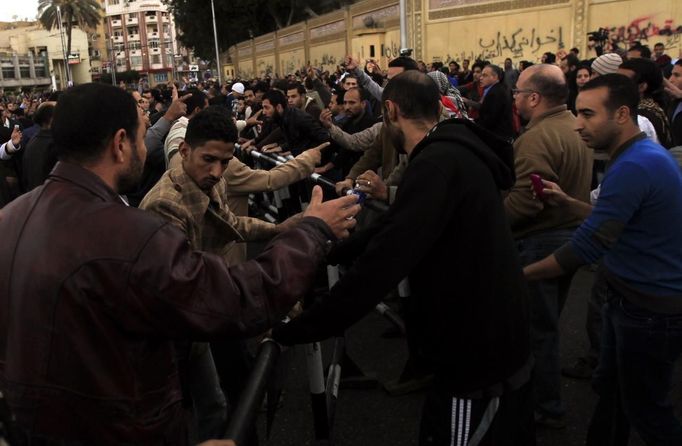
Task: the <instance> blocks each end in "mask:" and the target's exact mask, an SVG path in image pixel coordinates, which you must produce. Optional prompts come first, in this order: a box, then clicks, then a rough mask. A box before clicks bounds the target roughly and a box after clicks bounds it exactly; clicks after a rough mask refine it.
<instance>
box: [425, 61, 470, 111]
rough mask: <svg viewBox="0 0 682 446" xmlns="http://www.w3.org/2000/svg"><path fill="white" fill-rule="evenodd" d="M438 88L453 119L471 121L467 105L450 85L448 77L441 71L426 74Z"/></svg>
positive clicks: (442, 100)
mask: <svg viewBox="0 0 682 446" xmlns="http://www.w3.org/2000/svg"><path fill="white" fill-rule="evenodd" d="M426 74H427V76H429V77H430V78H431V79H433V81H434V82H435V83H436V85H437V86H438V90H439V91H440V95H441V103H442V104H443V106H444V107H445V108H447V109H448V111H449V112H450V114H451V117H453V118H462V119H469V116H468V115H467V111H466V110H467V109H466V105H465V104H464V101H463V100H462V96H460V94H459V91H457V89H456V88H454V87H453V86H452V84H450V81H449V80H448V77H447V76H446V75H445V74H444V73H442V72H440V71H431V72H430V73H426Z"/></svg>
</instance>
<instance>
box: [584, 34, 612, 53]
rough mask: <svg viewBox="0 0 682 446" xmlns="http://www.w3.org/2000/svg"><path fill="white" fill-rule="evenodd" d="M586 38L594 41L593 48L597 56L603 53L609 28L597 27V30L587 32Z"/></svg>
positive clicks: (607, 39)
mask: <svg viewBox="0 0 682 446" xmlns="http://www.w3.org/2000/svg"><path fill="white" fill-rule="evenodd" d="M587 40H588V41H590V42H594V49H595V51H596V52H597V56H601V55H602V54H604V46H605V45H606V43H607V42H608V41H609V30H608V29H606V28H599V29H598V30H597V31H592V32H589V33H587Z"/></svg>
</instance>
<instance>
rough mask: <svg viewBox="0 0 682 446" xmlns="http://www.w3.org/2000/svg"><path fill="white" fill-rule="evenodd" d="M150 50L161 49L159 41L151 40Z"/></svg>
mask: <svg viewBox="0 0 682 446" xmlns="http://www.w3.org/2000/svg"><path fill="white" fill-rule="evenodd" d="M148 43H149V48H158V47H159V39H149V42H148Z"/></svg>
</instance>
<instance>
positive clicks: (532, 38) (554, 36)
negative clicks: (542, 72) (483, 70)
mask: <svg viewBox="0 0 682 446" xmlns="http://www.w3.org/2000/svg"><path fill="white" fill-rule="evenodd" d="M563 34H564V33H563V28H562V27H561V26H559V27H556V28H552V29H550V30H549V32H541V31H539V30H537V29H535V28H531V29H530V31H526V30H524V29H523V28H518V29H517V30H516V31H514V32H512V33H511V34H503V33H502V32H500V31H498V32H497V36H496V37H493V38H492V39H485V38H481V39H479V40H478V46H479V49H480V50H481V56H482V57H481V58H482V59H495V58H498V57H503V56H505V57H512V58H520V57H532V56H535V55H540V54H542V53H544V52H546V51H552V52H556V51H557V50H560V49H563V48H564V46H565V45H564V36H563Z"/></svg>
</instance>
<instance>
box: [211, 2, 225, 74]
mask: <svg viewBox="0 0 682 446" xmlns="http://www.w3.org/2000/svg"><path fill="white" fill-rule="evenodd" d="M211 14H213V38H214V39H215V65H216V68H217V71H218V73H217V74H218V84H220V85H222V83H223V79H222V73H221V72H220V52H219V51H218V29H217V28H216V24H215V7H214V6H213V0H211Z"/></svg>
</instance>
